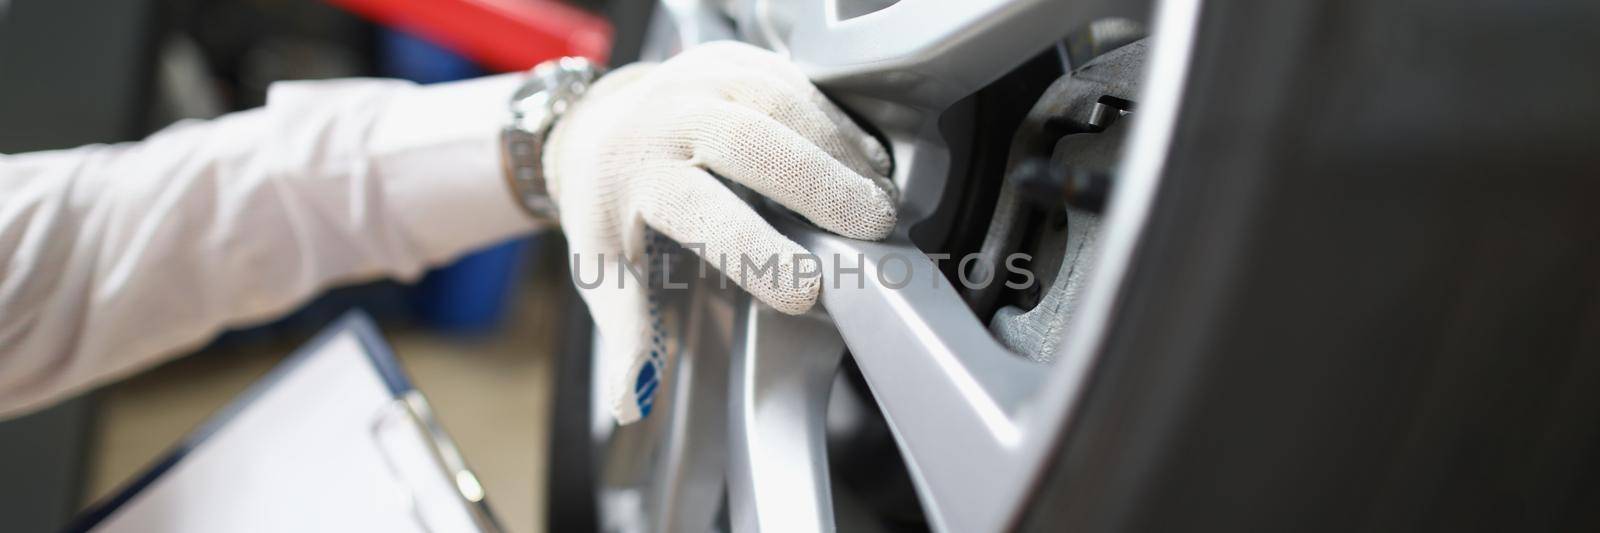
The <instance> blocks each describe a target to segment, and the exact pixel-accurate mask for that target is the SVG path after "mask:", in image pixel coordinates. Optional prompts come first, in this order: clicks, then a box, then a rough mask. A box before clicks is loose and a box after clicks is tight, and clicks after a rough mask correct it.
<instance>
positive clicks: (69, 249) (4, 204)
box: [0, 75, 534, 417]
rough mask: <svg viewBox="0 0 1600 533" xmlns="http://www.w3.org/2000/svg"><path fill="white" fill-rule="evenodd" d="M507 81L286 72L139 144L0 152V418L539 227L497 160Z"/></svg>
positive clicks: (510, 82)
mask: <svg viewBox="0 0 1600 533" xmlns="http://www.w3.org/2000/svg"><path fill="white" fill-rule="evenodd" d="M518 81H519V78H518V77H517V76H516V75H502V76H494V77H488V78H481V79H477V80H471V81H465V82H457V83H449V84H440V85H431V86H425V87H423V86H416V85H412V84H410V83H406V82H399V81H385V80H340V81H323V82H292V83H281V84H278V85H275V86H273V88H272V90H271V92H270V94H269V96H268V101H267V105H266V106H265V107H263V108H259V109H253V110H250V111H245V112H240V113H235V114H231V115H227V116H224V117H221V118H219V119H216V120H211V121H204V122H185V123H180V124H177V125H174V126H172V127H169V128H167V129H165V130H163V131H161V132H159V133H156V134H155V135H153V136H151V137H150V138H148V139H146V140H144V141H141V142H137V143H127V144H118V145H109V146H107V145H96V146H86V147H82V148H76V149H72V150H60V151H51V152H37V153H28V154H20V155H11V156H5V155H0V417H4V416H8V415H11V414H17V413H20V412H22V411H25V410H29V409H33V408H36V407H41V406H43V405H44V404H46V403H49V402H52V401H55V400H59V399H61V398H64V397H66V396H69V395H72V394H75V393H78V392H81V391H83V390H85V389H87V388H90V387H93V386H95V385H97V384H100V383H104V382H106V381H109V380H112V379H116V378H119V377H122V376H126V375H128V374H131V373H133V372H137V371H139V370H141V369H143V368H146V367H149V366H152V365H154V364H156V363H159V362H162V361H164V360H166V359H167V358H168V357H170V356H173V355H176V354H178V353H181V352H182V351H183V350H186V349H192V348H194V347H196V346H197V345H199V344H200V343H203V342H205V341H206V340H208V339H210V338H211V337H213V336H214V335H216V334H217V333H218V332H220V331H221V330H223V329H224V328H227V327H231V326H238V325H244V324H250V323H253V322H259V321H263V320H265V319H268V318H270V317H273V316H275V315H278V314H280V313H283V312H286V311H288V310H290V309H292V308H293V307H295V306H296V305H297V304H299V303H302V302H304V301H305V300H307V299H309V298H310V297H312V296H314V295H315V294H317V293H318V292H319V291H321V290H322V289H324V288H326V287H328V286H329V285H332V284H336V283H342V282H351V281H358V280H366V279H373V278H379V277H385V276H392V277H398V278H401V279H412V278H415V277H416V276H417V275H419V274H420V273H421V272H422V271H423V269H424V268H425V267H428V266H430V265H436V264H439V263H441V262H444V261H447V260H449V259H451V258H454V257H456V256H458V255H460V254H462V253H464V252H467V251H470V250H472V249H474V248H477V247H480V246H483V245H486V244H490V243H493V242H497V241H499V240H502V239H505V238H508V237H510V236H513V235H515V234H518V233H524V232H527V231H530V230H532V229H534V228H533V223H532V222H531V219H530V218H529V217H527V216H525V215H524V214H523V213H522V212H521V211H520V210H519V208H518V207H517V206H516V205H515V203H514V200H513V197H512V196H511V195H510V194H509V192H508V191H507V188H506V185H505V183H504V181H503V180H502V177H501V170H500V156H499V150H498V140H497V139H498V134H499V125H500V124H502V123H503V121H504V120H505V117H506V101H507V99H508V98H509V96H510V94H511V92H512V90H513V89H514V88H515V86H516V84H517V83H518Z"/></svg>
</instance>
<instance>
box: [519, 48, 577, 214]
mask: <svg viewBox="0 0 1600 533" xmlns="http://www.w3.org/2000/svg"><path fill="white" fill-rule="evenodd" d="M599 76H600V68H599V67H597V66H595V64H594V63H591V62H589V60H587V59H584V58H581V57H563V58H561V59H553V60H550V61H546V62H544V63H540V64H539V66H536V67H533V70H532V71H531V72H530V73H529V75H528V79H527V81H524V82H522V85H521V86H520V87H517V91H516V92H515V93H513V94H512V95H511V122H510V123H509V124H506V127H505V129H503V130H501V132H500V160H501V162H502V163H501V164H502V165H504V166H505V176H506V184H507V185H509V186H510V187H511V193H512V195H514V196H515V197H516V198H517V203H518V204H519V205H521V206H522V207H523V209H525V210H527V211H528V214H529V215H532V216H533V218H535V219H538V220H541V221H544V222H550V223H554V222H556V221H557V215H558V212H557V210H556V202H555V199H554V198H551V197H550V189H549V188H548V187H546V184H545V175H544V164H543V160H544V146H545V142H546V141H547V140H548V139H549V136H550V128H551V127H552V126H554V125H555V123H556V119H559V118H561V115H563V114H566V112H567V109H568V108H569V107H571V106H572V104H573V103H574V102H577V100H578V98H579V97H581V96H583V93H584V91H587V90H588V89H589V85H590V84H592V83H594V80H595V79H596V78H598V77H599Z"/></svg>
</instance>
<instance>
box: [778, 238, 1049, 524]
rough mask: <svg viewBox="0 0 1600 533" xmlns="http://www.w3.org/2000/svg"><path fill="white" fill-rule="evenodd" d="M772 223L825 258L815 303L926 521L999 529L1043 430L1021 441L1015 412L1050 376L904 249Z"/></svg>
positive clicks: (1021, 415)
mask: <svg viewBox="0 0 1600 533" xmlns="http://www.w3.org/2000/svg"><path fill="white" fill-rule="evenodd" d="M779 225H780V226H781V228H780V229H782V230H786V233H788V234H789V235H790V236H792V237H796V238H797V240H799V241H800V242H801V244H803V245H805V246H807V247H808V248H809V249H810V250H811V251H812V252H813V253H815V254H817V255H818V256H819V257H820V258H821V259H822V261H823V268H822V270H823V271H824V272H825V273H827V274H826V275H825V276H824V286H823V291H822V302H823V305H824V306H825V307H826V308H827V310H828V314H829V315H830V316H831V317H832V319H833V322H834V325H835V327H837V328H838V332H839V334H840V335H841V336H842V337H843V339H844V342H845V344H846V345H848V346H849V348H850V353H851V354H852V356H853V357H854V358H855V360H856V363H857V365H858V366H860V368H861V371H862V373H863V374H864V375H865V376H866V378H867V383H868V385H869V386H870V387H871V389H872V392H873V396H874V397H875V398H876V399H877V402H878V405H879V407H880V408H881V409H882V410H883V413H884V416H885V418H886V419H887V420H888V422H889V425H890V427H891V428H892V429H893V430H894V433H895V436H896V438H897V440H898V442H899V444H900V448H901V450H902V452H903V453H904V455H905V457H906V463H907V466H908V467H909V468H910V469H911V472H912V478H913V480H914V481H915V482H916V484H917V486H918V489H919V492H920V494H921V497H922V499H923V501H924V504H925V505H924V508H925V509H926V510H927V511H928V513H929V515H930V516H929V519H930V520H931V521H932V522H933V523H934V524H935V525H936V527H937V528H938V529H939V530H941V531H987V530H994V529H996V528H997V527H998V526H999V525H1000V524H1003V523H1004V521H1005V520H1006V516H1005V513H1006V510H1007V509H1010V508H1011V506H1010V503H1011V502H1015V501H1019V498H1021V496H1022V491H1023V490H1024V489H1025V488H1026V487H1027V485H1028V483H1029V480H1030V475H1031V472H1030V467H1031V465H1032V464H1033V461H1034V459H1035V455H1036V454H1037V451H1038V450H1039V449H1040V448H1041V447H1040V446H1037V445H1036V441H1037V440H1038V439H1039V438H1041V435H1042V433H1043V432H1040V431H1031V432H1030V431H1029V427H1028V423H1029V418H1028V413H1026V412H1024V410H1023V409H1022V407H1023V406H1024V404H1025V403H1026V402H1027V401H1028V400H1030V399H1031V398H1032V397H1033V396H1034V394H1035V392H1037V391H1038V390H1039V387H1040V385H1041V384H1042V383H1043V382H1044V379H1045V378H1046V377H1047V376H1048V375H1049V368H1048V367H1045V366H1041V365H1038V364H1036V363H1033V362H1030V361H1027V360H1025V359H1022V358H1020V357H1018V356H1016V355H1015V354H1012V353H1010V352H1009V351H1007V350H1006V349H1005V348H1003V347H1002V346H1001V345H1000V344H999V343H997V342H996V341H995V340H994V338H993V337H991V336H990V335H989V332H988V331H987V330H986V329H984V327H983V326H982V324H981V323H980V322H979V321H978V320H977V317H975V316H974V315H973V314H972V313H971V312H970V311H969V310H968V309H967V307H966V305H965V303H963V302H962V300H961V298H960V296H959V295H957V294H956V292H955V290H954V288H953V287H951V286H950V284H949V282H948V281H946V280H945V279H944V277H943V276H942V275H941V274H940V273H939V270H938V268H937V266H936V265H935V264H934V263H933V261H932V260H930V259H929V258H928V257H927V256H926V255H924V254H923V253H922V252H921V251H920V250H918V249H917V248H915V247H914V246H911V245H910V244H909V243H904V242H894V241H891V242H886V243H872V242H863V241H855V240H850V239H845V238H840V237H836V236H831V235H828V234H825V233H823V232H821V231H818V230H814V229H809V228H808V227H806V226H804V225H803V224H801V223H800V222H798V221H793V220H790V221H788V222H786V223H779ZM856 269H859V272H860V274H859V275H856V274H855V272H857V270H856ZM830 275H831V276H832V277H831V279H830ZM902 282H905V283H904V284H903V286H902ZM896 287H898V288H896ZM807 342H811V341H807ZM797 343H798V342H797Z"/></svg>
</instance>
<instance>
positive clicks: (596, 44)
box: [328, 0, 611, 71]
mask: <svg viewBox="0 0 1600 533" xmlns="http://www.w3.org/2000/svg"><path fill="white" fill-rule="evenodd" d="M328 3H331V4H333V5H336V6H340V7H343V8H345V9H348V10H350V11H352V12H355V13H356V14H358V15H361V16H363V17H367V18H369V19H372V20H374V21H377V22H378V23H380V24H384V25H386V26H390V27H393V28H397V29H401V30H405V31H407V32H411V33H413V34H416V35H417V36H419V37H423V38H425V39H428V40H431V41H433V42H435V43H437V44H439V45H440V46H443V47H445V48H449V49H451V50H453V51H455V52H456V53H459V54H461V55H463V56H466V57H468V58H471V59H472V60H474V61H477V62H478V63H480V64H482V65H483V66H484V67H487V68H489V69H491V70H498V71H512V70H525V69H528V68H531V67H533V66H534V65H537V64H539V63H540V62H542V61H545V60H548V59H553V58H556V57H561V56H583V57H587V58H589V59H591V60H593V61H596V62H599V63H602V64H603V63H605V61H606V57H607V56H608V55H610V51H611V24H610V23H609V22H607V21H606V19H604V18H601V17H599V16H597V15H594V14H591V13H588V12H586V11H583V10H581V9H578V8H576V7H573V6H570V5H567V4H564V3H561V2H559V1H557V0H328Z"/></svg>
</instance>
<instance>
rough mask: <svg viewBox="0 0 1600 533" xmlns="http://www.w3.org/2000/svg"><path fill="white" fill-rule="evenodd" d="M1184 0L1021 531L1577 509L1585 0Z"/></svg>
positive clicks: (1368, 523) (1595, 344)
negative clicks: (1091, 369) (1159, 145)
mask: <svg viewBox="0 0 1600 533" xmlns="http://www.w3.org/2000/svg"><path fill="white" fill-rule="evenodd" d="M1201 10H1202V12H1201V15H1200V17H1199V20H1200V21H1201V22H1200V27H1199V29H1198V32H1197V35H1198V38H1197V41H1196V43H1195V46H1194V48H1193V59H1192V63H1191V68H1190V71H1189V72H1190V74H1189V76H1190V83H1189V84H1188V87H1187V88H1186V90H1185V95H1184V104H1183V107H1182V111H1181V112H1180V115H1179V118H1178V120H1177V123H1176V127H1175V136H1174V141H1173V144H1172V147H1171V150H1170V153H1169V154H1167V155H1168V158H1167V162H1166V170H1165V175H1164V177H1163V179H1162V182H1161V184H1160V186H1159V189H1158V191H1157V192H1156V196H1155V205H1154V207H1153V209H1152V210H1151V213H1152V215H1151V219H1150V220H1149V222H1148V226H1147V228H1146V232H1145V233H1144V235H1143V237H1142V238H1141V243H1140V247H1139V249H1138V252H1137V253H1136V259H1135V260H1134V262H1133V263H1132V266H1131V269H1130V270H1129V272H1128V277H1127V278H1126V279H1125V281H1124V286H1123V289H1122V293H1121V294H1120V295H1119V301H1118V305H1117V311H1116V312H1115V313H1113V317H1112V322H1111V329H1110V333H1109V335H1108V337H1107V341H1106V343H1105V344H1104V345H1103V347H1102V350H1101V353H1100V355H1099V357H1100V359H1099V365H1098V367H1097V368H1096V370H1095V374H1094V375H1093V378H1092V383H1091V385H1090V387H1089V389H1088V391H1087V392H1086V394H1085V396H1084V397H1083V402H1082V403H1081V404H1080V406H1079V410H1078V413H1077V414H1076V417H1075V419H1074V425H1073V427H1072V428H1071V429H1070V431H1069V433H1068V434H1067V435H1066V436H1065V438H1064V440H1063V448H1062V451H1061V454H1060V455H1059V456H1058V459H1057V461H1056V464H1055V465H1054V467H1053V470H1052V472H1051V473H1050V477H1049V478H1048V479H1047V481H1046V483H1045V485H1044V487H1045V488H1044V491H1043V493H1042V494H1041V495H1040V496H1039V498H1038V500H1037V501H1036V502H1035V503H1034V504H1033V505H1030V508H1031V509H1032V510H1033V512H1034V514H1033V515H1032V516H1030V517H1028V518H1027V520H1026V524H1027V525H1028V526H1029V527H1028V529H1030V530H1039V531H1418V530H1427V531H1453V532H1454V531H1597V530H1600V455H1597V454H1596V450H1600V425H1597V424H1596V421H1597V420H1600V357H1597V355H1600V218H1597V216H1596V211H1597V210H1596V207H1595V201H1596V199H1600V150H1597V145H1596V143H1595V140H1596V139H1600V128H1597V127H1600V97H1597V95H1600V69H1597V68H1595V65H1596V64H1597V63H1596V52H1595V51H1596V50H1600V32H1596V31H1594V28H1595V27H1596V23H1597V21H1600V4H1596V3H1594V2H1576V1H1574V2H1537V3H1534V4H1530V3H1527V2H1521V1H1510V0H1507V1H1490V2H1471V3H1460V2H1393V1H1391V0H1372V1H1366V0H1361V1H1356V0H1344V1H1340V2H1314V3H1303V2H1277V1H1207V2H1205V3H1204V4H1203V7H1202V8H1201ZM1513 42H1514V43H1516V45H1515V46H1508V43H1513Z"/></svg>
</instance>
